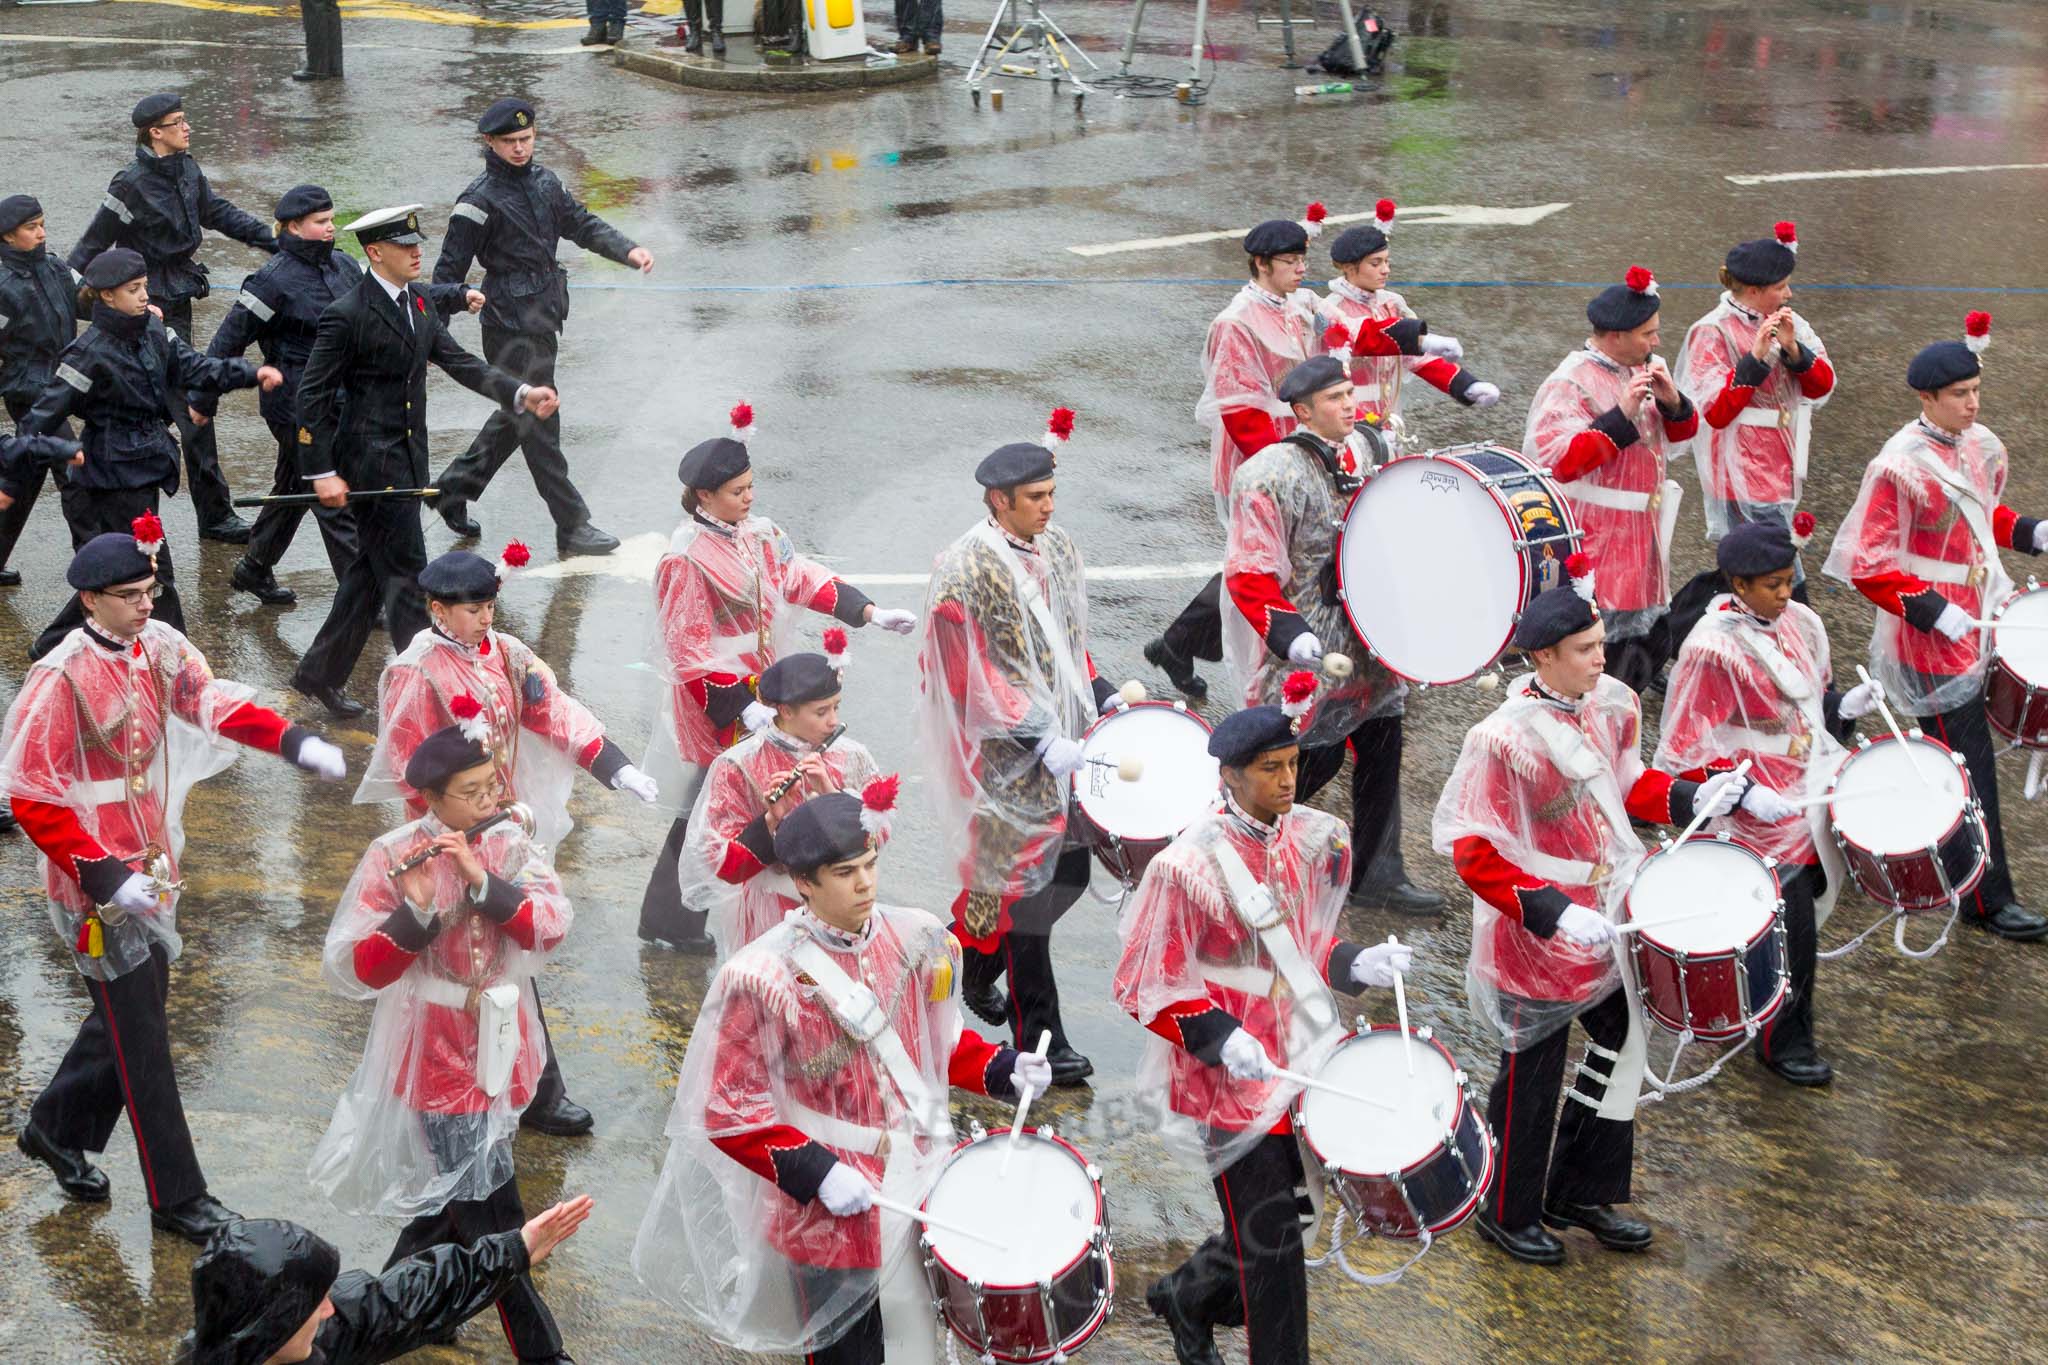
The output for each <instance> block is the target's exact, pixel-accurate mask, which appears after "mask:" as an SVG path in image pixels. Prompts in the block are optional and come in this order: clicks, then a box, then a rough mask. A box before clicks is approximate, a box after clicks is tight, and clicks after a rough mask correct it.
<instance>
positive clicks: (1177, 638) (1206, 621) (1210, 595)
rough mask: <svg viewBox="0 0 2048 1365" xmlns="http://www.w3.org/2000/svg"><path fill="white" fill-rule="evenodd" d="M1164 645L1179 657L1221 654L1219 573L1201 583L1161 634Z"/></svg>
mask: <svg viewBox="0 0 2048 1365" xmlns="http://www.w3.org/2000/svg"><path fill="white" fill-rule="evenodd" d="M1163 638H1164V639H1165V641H1166V647H1167V648H1168V649H1170V650H1172V651H1173V652H1174V653H1175V654H1178V655H1180V656H1181V657H1182V658H1183V659H1207V660H1208V661H1209V662H1210V663H1215V662H1216V661H1218V660H1219V659H1221V658H1222V657H1223V575H1222V574H1220V573H1219V574H1217V575H1215V576H1214V577H1212V578H1211V579H1210V580H1209V581H1208V582H1207V583H1204V584H1203V585H1202V586H1201V588H1200V589H1199V590H1197V591H1196V593H1195V595H1194V596H1193V597H1191V598H1189V599H1188V604H1187V605H1186V606H1184V607H1182V608H1181V609H1180V615H1178V616H1176V617H1174V618H1173V624H1172V625H1170V626H1168V627H1167V628H1166V630H1165V632H1164V634H1163Z"/></svg>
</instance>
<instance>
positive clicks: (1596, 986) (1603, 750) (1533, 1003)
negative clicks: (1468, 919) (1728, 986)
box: [1430, 675, 1644, 1052]
mask: <svg viewBox="0 0 2048 1365" xmlns="http://www.w3.org/2000/svg"><path fill="white" fill-rule="evenodd" d="M1533 682H1534V679H1533V677H1530V676H1523V677H1520V678H1517V679H1515V680H1514V681H1513V682H1512V683H1511V684H1509V686H1508V691H1507V698H1506V699H1505V700H1504V701H1502V702H1501V704H1500V706H1499V707H1498V708H1497V709H1496V710H1495V711H1494V712H1493V714H1492V715H1490V716H1488V717H1486V719H1484V720H1482V721H1480V722H1479V723H1478V724H1477V725H1475V726H1473V727H1472V729H1471V730H1470V731H1469V732H1467V734H1466V736H1465V747H1464V748H1463V749H1462V750H1461V751H1460V752H1459V754H1458V762H1457V766H1456V767H1455V768H1454V769H1452V771H1451V777H1450V781H1448V782H1446V783H1445V784H1444V790H1443V796H1442V798H1441V799H1440V800H1439V801H1438V802H1437V807H1436V817H1435V821H1434V823H1433V824H1432V825H1431V828H1430V839H1431V843H1432V844H1433V845H1434V847H1435V848H1436V851H1437V852H1439V853H1441V854H1443V855H1445V856H1446V857H1450V856H1452V855H1453V853H1454V849H1453V845H1455V844H1456V843H1457V841H1458V840H1460V839H1462V838H1465V837H1466V836H1468V835H1477V836H1478V837H1480V838H1482V839H1485V840H1487V841H1488V842H1489V843H1491V844H1492V845H1493V847H1494V849H1495V850H1496V851H1497V852H1498V853H1499V854H1500V855H1501V856H1502V857H1503V858H1505V859H1507V861H1508V862H1510V863H1512V864H1514V865H1515V866H1516V867H1518V868H1520V869H1521V870H1522V871H1524V872H1527V873H1529V874H1531V875H1533V876H1537V877H1541V878H1543V879H1544V880H1545V881H1548V882H1552V883H1555V884H1556V886H1557V888H1558V889H1559V890H1561V891H1563V892H1564V894H1565V895H1567V896H1569V897H1571V899H1572V900H1573V901H1574V902H1576V903H1577V904H1579V905H1583V906H1585V907H1586V908H1587V909H1589V910H1596V911H1599V912H1601V913H1603V914H1605V915H1606V916H1607V917H1608V918H1609V919H1611V920H1614V921H1616V922H1617V923H1619V922H1620V919H1621V902H1622V897H1623V896H1624V895H1625V894H1626V892H1627V891H1628V886H1629V883H1630V882H1631V881H1632V880H1634V878H1635V869H1636V865H1637V864H1638V863H1640V862H1641V861H1642V859H1643V852H1644V850H1643V842H1642V840H1641V839H1639V838H1638V837H1637V836H1636V833H1635V830H1634V828H1633V827H1632V826H1631V825H1630V823H1629V817H1628V811H1627V807H1626V805H1625V804H1624V803H1625V802H1626V800H1627V797H1628V792H1629V789H1630V788H1631V787H1633V786H1634V785H1635V783H1636V779H1638V778H1639V777H1641V776H1642V774H1643V761H1642V754H1641V752H1640V748H1639V739H1640V734H1641V729H1642V713H1641V711H1640V709H1639V706H1640V704H1639V702H1638V701H1637V699H1636V694H1635V693H1634V692H1632V691H1630V690H1629V688H1628V686H1627V685H1626V684H1625V683H1622V682H1620V681H1618V680H1616V679H1615V678H1613V677H1610V676H1606V675H1603V676H1602V677H1601V679H1600V682H1599V685H1598V686H1597V687H1595V688H1594V690H1593V691H1592V692H1590V693H1588V694H1587V696H1586V697H1585V699H1584V700H1583V701H1581V702H1580V703H1579V704H1578V707H1577V710H1576V711H1575V712H1573V711H1567V710H1565V709H1564V708H1562V707H1560V706H1558V705H1556V704H1554V703H1552V702H1549V701H1545V700H1543V699H1542V698H1541V697H1539V696H1538V695H1536V693H1535V692H1534V691H1532V690H1531V684H1532V683H1533ZM1620 983H1621V977H1620V975H1619V968H1618V967H1617V966H1616V964H1615V957H1614V953H1613V952H1612V950H1610V949H1608V948H1605V947H1599V948H1581V947H1579V946H1577V945H1576V944H1574V943H1572V942H1570V941H1569V940H1568V939H1566V938H1565V937H1564V936H1563V935H1562V934H1558V935H1553V936H1552V937H1550V938H1547V939H1546V938H1539V937H1538V936H1537V935H1535V934H1532V933H1530V932H1529V931H1528V930H1527V929H1524V928H1523V927H1522V926H1521V925H1520V924H1519V923H1517V922H1516V921H1515V920H1513V919H1510V918H1509V917H1508V916H1506V915H1503V914H1501V913H1500V912H1499V911H1498V910H1496V909H1494V908H1493V907H1492V906H1491V905H1488V904H1487V903H1486V902H1485V901H1483V900H1481V899H1480V898H1479V897H1478V896H1474V897H1473V898H1472V956H1471V958H1470V959H1469V960H1468V962H1467V963H1466V969H1465V986H1466V990H1467V993H1468V995H1469V997H1470V999H1471V1003H1472V1009H1473V1012H1474V1013H1476V1014H1477V1015H1478V1016H1479V1017H1480V1018H1482V1019H1484V1020H1486V1021H1487V1023H1489V1024H1491V1025H1492V1026H1493V1029H1494V1031H1495V1032H1496V1033H1498V1034H1499V1035H1500V1038H1501V1045H1502V1047H1504V1048H1505V1049H1506V1050H1507V1051H1509V1052H1520V1051H1522V1050H1523V1049H1524V1048H1527V1047H1529V1046H1531V1045H1533V1044H1534V1043H1536V1042H1538V1041H1540V1040H1541V1039H1543V1038H1545V1037H1548V1036H1549V1035H1550V1034H1551V1033H1553V1032H1555V1031H1556V1030H1557V1029H1560V1028H1563V1027H1564V1026H1565V1025H1566V1024H1569V1023H1570V1022H1571V1021H1572V1019H1573V1018H1575V1017H1576V1016H1577V1015H1578V1013H1579V1012H1580V1011H1581V1010H1583V1009H1585V1008H1587V1007H1588V1006H1590V1005H1594V1004H1597V1003H1598V1002H1599V1001H1601V1000H1603V999H1605V998H1606V997H1607V995H1608V994H1609V993H1610V992H1611V991H1613V990H1614V989H1615V988H1616V987H1617V986H1619V985H1620Z"/></svg>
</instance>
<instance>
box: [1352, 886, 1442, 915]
mask: <svg viewBox="0 0 2048 1365" xmlns="http://www.w3.org/2000/svg"><path fill="white" fill-rule="evenodd" d="M1351 904H1352V905H1355V906H1360V907H1363V908H1364V909H1367V910H1391V911H1393V912H1394V913H1395V914H1397V915H1434V914H1436V913H1438V912H1439V911H1441V910H1442V909H1443V908H1444V906H1445V905H1446V904H1447V902H1446V901H1445V900H1444V898H1443V897H1442V896H1441V895H1439V894H1438V893H1437V892H1434V891H1431V890H1430V889H1429V888H1427V887H1422V886H1417V885H1416V884H1415V883H1414V882H1411V881H1409V880H1408V879H1407V878H1406V877H1403V878H1401V880H1400V881H1398V882H1372V883H1368V884H1366V885H1364V886H1359V887H1354V888H1353V889H1352V892H1351Z"/></svg>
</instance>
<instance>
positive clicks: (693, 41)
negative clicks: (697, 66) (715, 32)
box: [683, 25, 704, 57]
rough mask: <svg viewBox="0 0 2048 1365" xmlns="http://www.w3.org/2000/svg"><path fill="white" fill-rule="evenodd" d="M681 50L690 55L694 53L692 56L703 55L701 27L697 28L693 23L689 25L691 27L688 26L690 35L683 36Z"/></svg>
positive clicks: (702, 31)
mask: <svg viewBox="0 0 2048 1365" xmlns="http://www.w3.org/2000/svg"><path fill="white" fill-rule="evenodd" d="M683 51H685V52H688V53H691V54H692V55H694V56H699V57H701V56H703V55H704V30H703V29H701V28H698V27H696V26H695V25H692V26H691V28H690V36H689V37H687V38H685V39H683Z"/></svg>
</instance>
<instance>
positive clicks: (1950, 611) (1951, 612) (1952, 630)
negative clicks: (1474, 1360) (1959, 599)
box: [1934, 602, 1976, 640]
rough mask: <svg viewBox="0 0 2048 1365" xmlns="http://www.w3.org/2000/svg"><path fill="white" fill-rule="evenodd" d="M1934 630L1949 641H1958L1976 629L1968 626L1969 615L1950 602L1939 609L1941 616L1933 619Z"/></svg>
mask: <svg viewBox="0 0 2048 1365" xmlns="http://www.w3.org/2000/svg"><path fill="white" fill-rule="evenodd" d="M1934 628H1935V629H1936V630H1938V631H1940V632H1941V633H1942V634H1943V635H1946V636H1947V637H1948V638H1949V639H1951V640H1960V639H1962V638H1963V637H1964V636H1965V635H1968V634H1969V633H1970V632H1971V631H1973V630H1975V629H1976V627H1975V626H1973V625H1971V624H1970V613H1968V612H1966V611H1964V610H1963V609H1962V608H1961V607H1959V606H1957V605H1956V604H1955V603H1953V602H1951V603H1949V604H1948V605H1947V606H1945V607H1943V608H1942V609H1941V615H1939V616H1937V617H1935V618H1934Z"/></svg>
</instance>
